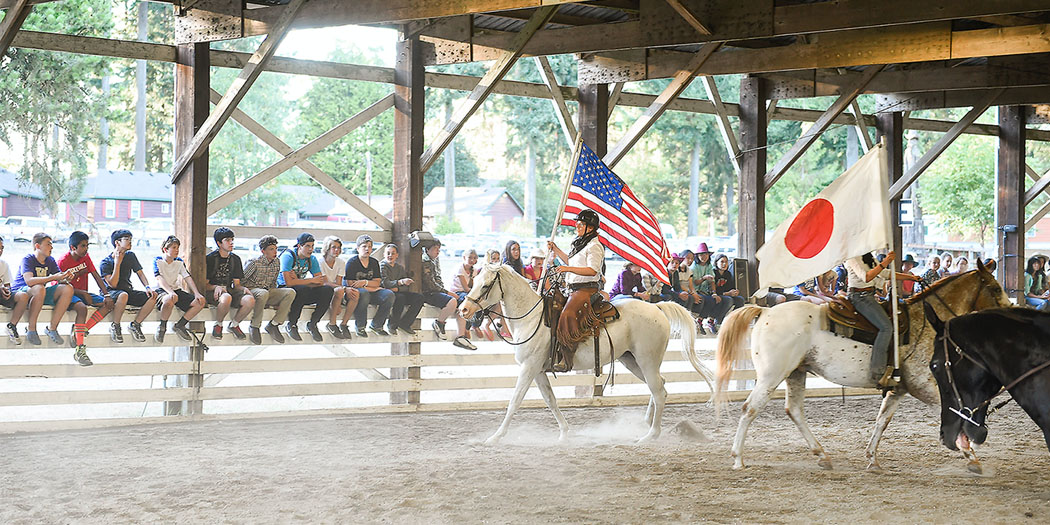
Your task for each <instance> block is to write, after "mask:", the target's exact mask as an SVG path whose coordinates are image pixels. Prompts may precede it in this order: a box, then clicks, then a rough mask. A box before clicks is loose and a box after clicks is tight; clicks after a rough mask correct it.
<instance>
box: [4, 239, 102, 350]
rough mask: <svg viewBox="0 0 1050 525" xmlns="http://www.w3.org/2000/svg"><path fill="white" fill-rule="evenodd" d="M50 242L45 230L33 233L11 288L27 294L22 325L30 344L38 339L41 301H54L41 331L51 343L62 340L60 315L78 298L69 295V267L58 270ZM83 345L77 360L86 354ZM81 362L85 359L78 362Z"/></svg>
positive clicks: (42, 303) (36, 343)
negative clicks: (26, 323) (30, 247)
mask: <svg viewBox="0 0 1050 525" xmlns="http://www.w3.org/2000/svg"><path fill="white" fill-rule="evenodd" d="M52 249H53V244H52V242H51V236H50V235H48V234H46V233H37V234H35V235H33V253H30V254H28V255H26V256H25V257H23V258H22V264H21V266H20V268H19V271H18V276H17V277H15V282H14V285H13V286H12V289H15V290H18V291H20V292H22V293H26V294H28V295H29V327H28V328H27V329H26V339H28V340H29V342H30V343H32V344H34V345H39V344H40V343H41V341H40V336H39V335H37V331H36V322H37V319H38V318H39V317H40V312H41V311H42V310H43V309H44V305H54V309H53V310H52V311H51V324H50V325H48V327H47V329H46V330H44V333H45V334H46V335H47V336H48V337H49V338H51V341H52V342H54V343H55V344H59V345H60V344H63V343H64V342H65V341H63V340H62V336H61V335H58V323H60V322H62V316H63V315H65V314H66V310H67V309H68V308H69V305H70V304H71V303H72V302H73V301H76V302H78V303H79V302H80V299H77V298H76V297H75V296H74V295H73V287H72V286H69V285H68V284H65V283H67V282H69V280H70V279H71V278H72V277H73V275H74V274H75V272H73V271H68V270H67V271H65V272H63V271H60V270H59V269H58V263H57V262H55V259H54V258H53V257H51V250H52ZM82 350H83V348H77V355H74V358H75V359H77V361H78V362H81V357H86V356H87V354H86V353H83V352H82ZM81 364H83V365H85V366H86V365H87V364H88V363H84V362H81Z"/></svg>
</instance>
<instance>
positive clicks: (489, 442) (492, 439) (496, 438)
mask: <svg viewBox="0 0 1050 525" xmlns="http://www.w3.org/2000/svg"><path fill="white" fill-rule="evenodd" d="M496 443H499V436H492V437H490V438H488V439H486V440H485V444H486V445H488V446H492V445H495V444H496Z"/></svg>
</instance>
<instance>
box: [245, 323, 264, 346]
mask: <svg viewBox="0 0 1050 525" xmlns="http://www.w3.org/2000/svg"><path fill="white" fill-rule="evenodd" d="M248 338H249V339H251V340H252V344H253V345H261V344H262V332H261V331H260V330H259V328H258V327H255V326H249V327H248Z"/></svg>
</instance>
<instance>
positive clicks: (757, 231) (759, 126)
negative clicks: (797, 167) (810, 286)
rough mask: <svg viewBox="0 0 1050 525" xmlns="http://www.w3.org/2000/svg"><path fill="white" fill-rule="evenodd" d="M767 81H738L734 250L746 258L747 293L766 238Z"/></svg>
mask: <svg viewBox="0 0 1050 525" xmlns="http://www.w3.org/2000/svg"><path fill="white" fill-rule="evenodd" d="M768 84H769V82H768V81H767V80H766V79H764V78H759V77H756V76H752V75H748V76H746V77H744V78H743V79H742V80H741V81H740V206H739V208H738V211H737V213H738V215H737V217H738V221H737V225H738V227H737V231H738V232H739V235H738V237H737V253H739V254H740V255H739V256H740V257H743V258H746V259H747V294H748V295H751V294H753V293H755V290H756V289H757V287H758V259H756V258H755V254H756V253H758V249H759V248H761V247H762V244H763V243H764V242H765V241H766V185H765V174H766V159H767V157H766V146H767V142H766V126H767V123H768V122H769V119H768V118H767V117H766V99H767V98H768V94H769V87H768Z"/></svg>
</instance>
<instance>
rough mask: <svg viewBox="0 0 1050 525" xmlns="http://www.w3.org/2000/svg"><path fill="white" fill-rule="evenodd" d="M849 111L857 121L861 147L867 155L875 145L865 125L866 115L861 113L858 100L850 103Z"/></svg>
mask: <svg viewBox="0 0 1050 525" xmlns="http://www.w3.org/2000/svg"><path fill="white" fill-rule="evenodd" d="M849 109H850V113H853V118H855V119H857V135H859V137H860V147H861V149H862V150H864V153H867V152H868V150H870V149H871V148H872V146H873V144H872V143H871V135H868V125H867V124H865V123H864V113H861V111H860V104H858V103H857V99H853V102H850V103H849ZM880 115H881V114H880ZM902 122H903V120H902ZM876 133H878V132H877V131H876Z"/></svg>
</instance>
